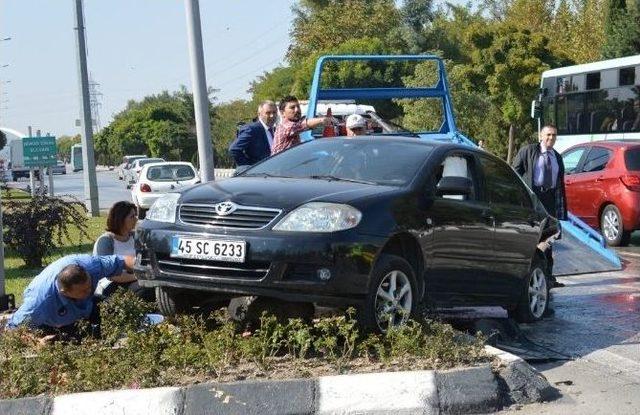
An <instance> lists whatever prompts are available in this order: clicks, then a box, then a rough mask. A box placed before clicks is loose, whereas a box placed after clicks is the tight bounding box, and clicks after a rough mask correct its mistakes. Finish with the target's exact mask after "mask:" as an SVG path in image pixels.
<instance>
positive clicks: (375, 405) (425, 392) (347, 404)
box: [316, 371, 439, 414]
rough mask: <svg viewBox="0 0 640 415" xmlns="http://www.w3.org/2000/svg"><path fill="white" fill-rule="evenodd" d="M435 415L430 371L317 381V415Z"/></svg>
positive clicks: (436, 396)
mask: <svg viewBox="0 0 640 415" xmlns="http://www.w3.org/2000/svg"><path fill="white" fill-rule="evenodd" d="M417 412H418V413H424V414H438V413H439V404H438V393H437V387H436V380H435V373H434V372H433V371H415V372H386V373H366V374H355V375H343V376H323V377H320V378H318V394H317V400H316V413H317V414H336V413H339V414H362V413H394V414H400V413H417Z"/></svg>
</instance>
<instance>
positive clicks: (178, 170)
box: [147, 164, 196, 182]
mask: <svg viewBox="0 0 640 415" xmlns="http://www.w3.org/2000/svg"><path fill="white" fill-rule="evenodd" d="M194 177H196V173H195V172H194V171H193V169H192V168H191V167H190V166H184V165H180V164H173V165H165V166H153V167H149V170H147V179H149V180H153V181H155V182H175V181H176V180H191V179H193V178H194Z"/></svg>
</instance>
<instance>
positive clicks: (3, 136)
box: [0, 131, 7, 150]
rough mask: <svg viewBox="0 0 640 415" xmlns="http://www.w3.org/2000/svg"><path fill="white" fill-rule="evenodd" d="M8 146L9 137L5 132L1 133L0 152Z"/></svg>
mask: <svg viewBox="0 0 640 415" xmlns="http://www.w3.org/2000/svg"><path fill="white" fill-rule="evenodd" d="M6 145H7V135H6V134H5V133H4V131H0V150H2V149H3V148H4V146H6Z"/></svg>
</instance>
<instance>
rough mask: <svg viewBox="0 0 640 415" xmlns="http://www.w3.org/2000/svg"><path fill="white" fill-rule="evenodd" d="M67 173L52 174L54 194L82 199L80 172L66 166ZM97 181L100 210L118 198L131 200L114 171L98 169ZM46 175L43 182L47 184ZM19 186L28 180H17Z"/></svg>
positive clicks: (106, 208) (107, 207) (129, 192)
mask: <svg viewBox="0 0 640 415" xmlns="http://www.w3.org/2000/svg"><path fill="white" fill-rule="evenodd" d="M67 172H68V173H67V174H56V175H54V176H53V190H54V193H55V195H56V196H60V195H72V196H75V197H76V198H78V199H80V200H81V201H84V200H85V198H84V182H83V177H82V172H76V173H71V171H70V169H69V166H67ZM96 178H97V182H98V205H99V207H100V210H108V209H109V208H110V207H111V205H113V204H114V203H115V202H117V201H119V200H131V191H130V190H127V189H126V188H125V185H124V182H123V181H122V180H118V177H117V176H116V172H115V170H114V171H98V172H97V173H96ZM48 180H49V179H48V177H47V178H45V184H46V185H47V186H48V185H49V181H48ZM17 183H18V184H19V185H20V186H21V187H24V186H26V185H27V184H28V183H29V180H25V179H21V180H20V181H19V182H17Z"/></svg>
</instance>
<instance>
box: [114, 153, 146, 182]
mask: <svg viewBox="0 0 640 415" xmlns="http://www.w3.org/2000/svg"><path fill="white" fill-rule="evenodd" d="M144 158H148V157H147V156H146V155H144V154H134V155H127V156H124V157H122V164H120V165H118V168H117V171H118V180H124V175H125V170H127V168H129V167H130V164H131V163H133V161H134V160H137V159H144Z"/></svg>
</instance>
